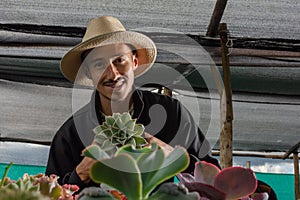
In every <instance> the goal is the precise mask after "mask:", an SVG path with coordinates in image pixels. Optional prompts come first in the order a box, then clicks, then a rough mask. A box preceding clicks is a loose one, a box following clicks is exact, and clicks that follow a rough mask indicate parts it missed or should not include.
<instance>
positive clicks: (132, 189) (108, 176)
mask: <svg viewBox="0 0 300 200" xmlns="http://www.w3.org/2000/svg"><path fill="white" fill-rule="evenodd" d="M90 175H91V179H92V180H93V181H94V182H96V183H105V184H107V185H109V186H111V187H113V188H115V189H117V190H119V191H120V192H122V193H123V194H124V195H125V196H126V197H127V198H128V199H136V200H139V199H141V197H142V180H141V176H140V171H139V169H138V166H137V164H136V162H135V160H134V159H133V158H132V157H131V156H130V155H129V154H120V155H117V156H115V157H112V158H110V159H104V160H101V162H97V163H95V164H94V165H93V166H92V168H91V174H90Z"/></svg>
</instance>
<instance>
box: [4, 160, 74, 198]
mask: <svg viewBox="0 0 300 200" xmlns="http://www.w3.org/2000/svg"><path fill="white" fill-rule="evenodd" d="M11 166H12V163H10V164H9V165H8V166H7V167H6V169H5V172H4V175H3V177H2V180H0V200H20V199H22V200H26V199H30V200H40V199H43V200H47V199H49V200H50V199H51V200H73V196H72V195H73V193H74V192H76V191H78V190H79V188H78V187H77V186H76V185H63V186H61V185H59V184H58V182H57V179H58V178H59V177H58V176H56V175H51V176H46V175H44V174H37V175H28V174H27V173H25V174H24V175H23V177H22V178H19V179H18V180H17V181H15V180H11V179H10V178H8V177H6V175H7V173H8V170H9V169H10V168H11Z"/></svg>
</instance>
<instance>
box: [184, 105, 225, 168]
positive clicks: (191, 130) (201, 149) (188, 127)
mask: <svg viewBox="0 0 300 200" xmlns="http://www.w3.org/2000/svg"><path fill="white" fill-rule="evenodd" d="M179 105H180V110H179V111H178V112H180V113H181V114H180V116H181V121H180V127H179V133H180V134H182V139H183V140H185V147H186V148H187V151H188V153H189V154H190V165H189V167H188V168H187V169H186V172H189V173H193V171H194V168H195V163H196V162H198V161H200V160H202V161H206V162H209V163H212V164H214V165H215V166H217V167H218V168H220V165H219V161H218V160H217V159H216V158H213V157H212V156H211V145H210V143H209V141H208V140H207V139H206V137H205V135H204V134H203V133H202V131H201V130H200V128H199V126H198V125H197V124H196V123H195V121H194V119H193V117H192V115H191V113H190V112H189V111H188V110H187V109H186V108H185V107H184V106H183V105H182V104H180V103H179Z"/></svg>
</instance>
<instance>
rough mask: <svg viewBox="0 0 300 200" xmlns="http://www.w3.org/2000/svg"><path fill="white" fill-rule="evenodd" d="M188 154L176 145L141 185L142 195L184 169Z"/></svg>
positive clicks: (187, 163) (187, 162)
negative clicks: (155, 171) (149, 178)
mask: <svg viewBox="0 0 300 200" xmlns="http://www.w3.org/2000/svg"><path fill="white" fill-rule="evenodd" d="M189 162H190V160H189V155H188V153H187V152H186V150H185V149H184V148H183V147H179V146H176V147H175V148H174V150H173V151H172V152H171V153H170V154H169V156H168V157H167V158H166V159H165V160H164V162H163V164H162V166H161V168H160V169H159V170H158V171H157V173H156V174H155V175H154V176H153V177H152V179H151V180H150V181H149V182H147V183H145V184H144V185H143V190H144V192H143V193H144V196H145V194H147V195H149V193H150V192H151V191H152V190H153V189H154V188H153V186H156V185H159V184H160V183H162V182H163V181H165V180H168V179H169V178H171V177H173V176H175V175H176V174H178V173H179V172H181V171H183V170H185V169H186V168H187V167H188V165H189Z"/></svg>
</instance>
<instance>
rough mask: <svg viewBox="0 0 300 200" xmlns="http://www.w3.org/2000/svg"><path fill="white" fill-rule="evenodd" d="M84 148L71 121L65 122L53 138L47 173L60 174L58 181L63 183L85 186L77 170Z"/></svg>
mask: <svg viewBox="0 0 300 200" xmlns="http://www.w3.org/2000/svg"><path fill="white" fill-rule="evenodd" d="M82 149H83V146H82V144H81V143H80V141H78V140H77V137H76V130H73V128H72V126H70V123H65V124H64V125H63V126H62V127H61V128H60V130H59V131H58V132H57V133H56V135H55V136H54V138H53V140H52V143H51V147H50V152H49V158H48V163H47V167H46V172H45V174H46V175H51V174H55V175H57V176H59V179H58V182H59V184H61V185H63V184H75V185H77V186H79V187H80V188H84V187H85V184H84V183H83V182H82V181H81V180H80V178H79V176H78V175H77V173H76V171H75V168H76V166H77V165H78V164H79V163H80V161H81V160H82V157H81V156H80V155H81V151H82Z"/></svg>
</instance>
